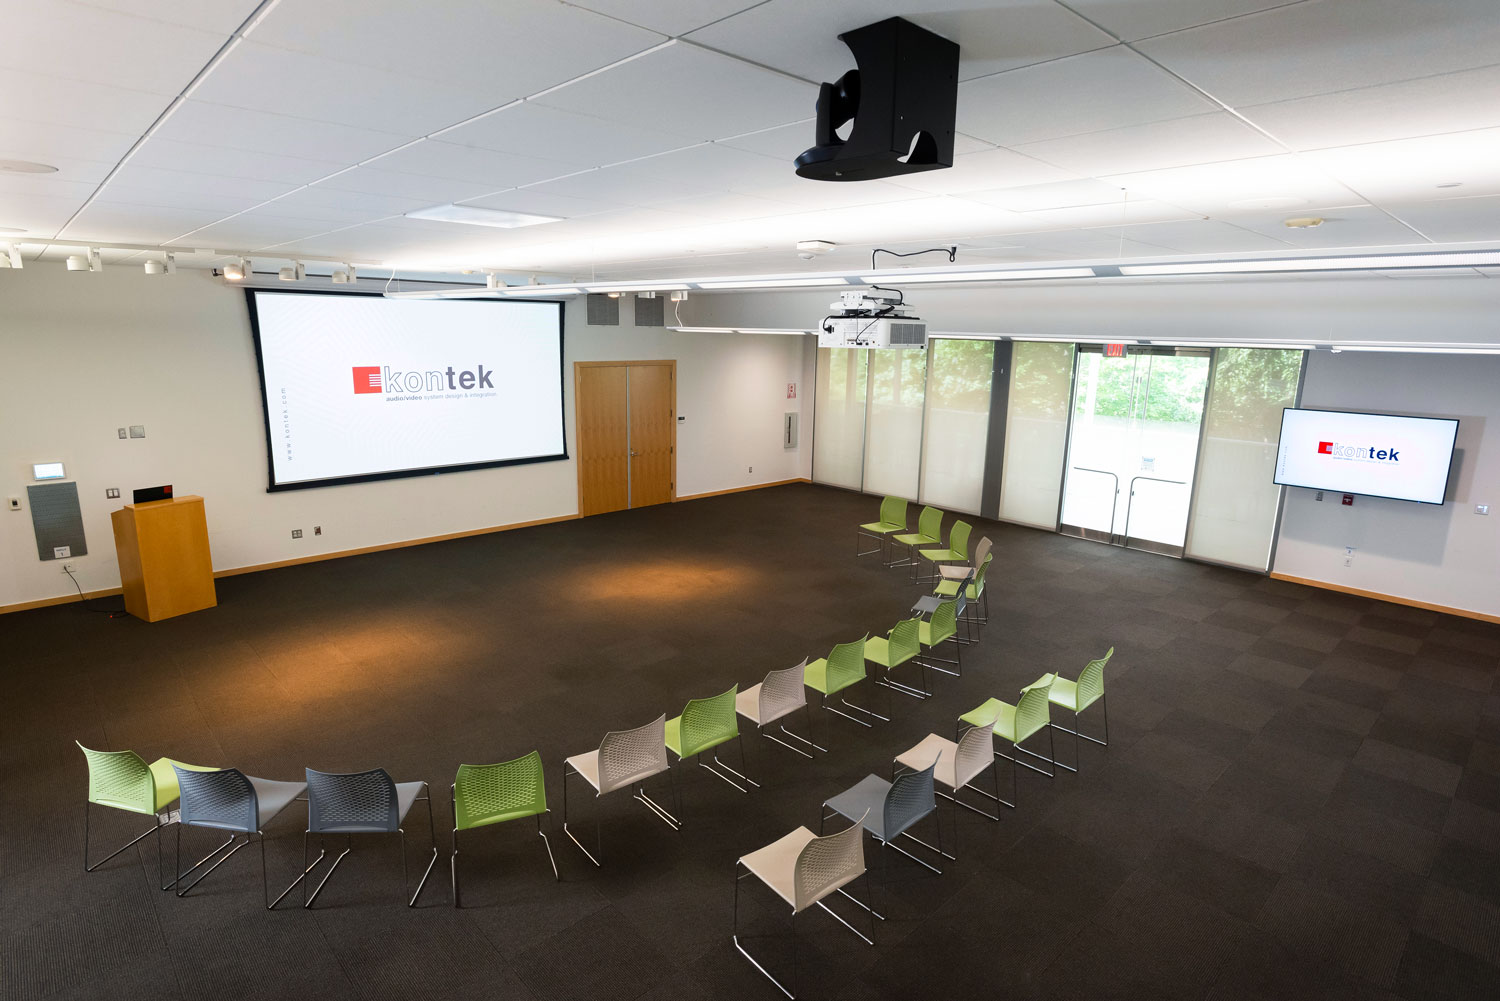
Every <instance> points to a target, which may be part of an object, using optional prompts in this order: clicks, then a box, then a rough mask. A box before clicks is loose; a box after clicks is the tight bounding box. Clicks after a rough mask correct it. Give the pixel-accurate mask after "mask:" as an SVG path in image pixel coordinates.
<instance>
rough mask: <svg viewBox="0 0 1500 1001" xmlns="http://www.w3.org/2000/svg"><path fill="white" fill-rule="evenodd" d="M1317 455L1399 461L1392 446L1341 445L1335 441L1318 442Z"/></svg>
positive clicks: (1399, 458) (1398, 456)
mask: <svg viewBox="0 0 1500 1001" xmlns="http://www.w3.org/2000/svg"><path fill="white" fill-rule="evenodd" d="M1318 454H1319V455H1331V456H1333V457H1334V458H1336V459H1358V460H1360V461H1362V462H1400V461H1401V453H1400V451H1398V450H1397V449H1394V448H1376V447H1375V446H1373V445H1341V444H1339V443H1338V442H1336V441H1320V442H1318Z"/></svg>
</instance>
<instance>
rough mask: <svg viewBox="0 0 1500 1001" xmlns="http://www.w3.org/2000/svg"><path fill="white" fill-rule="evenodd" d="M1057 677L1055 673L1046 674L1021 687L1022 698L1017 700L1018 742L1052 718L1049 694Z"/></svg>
mask: <svg viewBox="0 0 1500 1001" xmlns="http://www.w3.org/2000/svg"><path fill="white" fill-rule="evenodd" d="M1056 677H1057V675H1055V674H1044V675H1042V676H1041V678H1039V679H1038V680H1036V681H1034V682H1032V683H1031V684H1029V685H1027V686H1026V687H1025V688H1023V689H1021V698H1020V699H1019V700H1017V702H1016V743H1018V744H1019V743H1020V742H1021V741H1023V740H1025V739H1026V738H1027V737H1030V736H1031V735H1032V734H1033V733H1036V732H1037V731H1038V730H1040V729H1041V728H1042V727H1044V726H1046V725H1047V723H1048V721H1049V720H1050V719H1051V718H1052V715H1051V713H1050V712H1049V711H1048V709H1047V695H1048V693H1050V692H1051V691H1052V681H1053V679H1055V678H1056Z"/></svg>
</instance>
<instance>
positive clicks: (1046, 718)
mask: <svg viewBox="0 0 1500 1001" xmlns="http://www.w3.org/2000/svg"><path fill="white" fill-rule="evenodd" d="M1056 677H1057V675H1055V674H1044V675H1042V676H1041V677H1040V678H1038V679H1037V680H1036V681H1035V682H1033V683H1032V684H1029V685H1027V686H1026V687H1025V688H1023V689H1021V697H1020V698H1019V699H1017V700H1016V704H1015V705H1011V704H1010V703H1009V702H1001V701H1000V700H999V699H986V700H985V702H984V704H983V705H981V706H980V707H979V708H977V709H975V710H973V711H972V712H967V713H965V714H964V715H962V716H960V717H959V718H958V720H959V728H960V729H962V727H963V725H964V724H968V725H969V726H993V727H994V728H995V736H996V737H997V738H999V739H1000V740H1007V741H1009V742H1010V746H1011V751H1012V753H1013V754H1014V756H1012V755H1011V754H1001V753H1000V752H999V751H996V752H995V756H996V757H997V758H1004V759H1005V760H1006V761H1009V762H1010V794H1011V796H1013V797H1016V798H1017V799H1019V798H1020V797H1019V796H1018V795H1017V793H1018V785H1019V784H1018V783H1017V781H1016V774H1017V773H1016V768H1017V766H1024V767H1026V768H1030V769H1031V770H1032V771H1034V772H1036V773H1037V774H1039V775H1045V776H1047V777H1048V778H1049V779H1050V778H1054V777H1056V775H1057V772H1056V770H1047V771H1043V770H1042V769H1040V768H1038V767H1037V766H1036V765H1033V764H1031V763H1030V762H1028V761H1022V760H1021V755H1022V754H1029V755H1031V756H1032V757H1034V758H1038V759H1040V760H1042V761H1045V762H1047V763H1048V764H1056V763H1057V762H1056V758H1057V754H1056V752H1055V750H1054V749H1053V748H1052V726H1051V714H1050V713H1049V712H1048V711H1047V696H1048V693H1049V692H1050V690H1051V688H1052V682H1053V680H1054V679H1055V678H1056ZM1041 730H1046V731H1047V746H1048V750H1049V754H1050V756H1049V757H1045V758H1044V757H1042V756H1041V755H1040V754H1037V753H1036V752H1035V751H1030V750H1027V749H1026V748H1024V747H1022V746H1021V744H1022V743H1024V742H1025V741H1026V740H1027V739H1028V738H1030V737H1032V736H1034V735H1035V734H1036V733H1038V732H1039V731H1041ZM1000 802H1002V803H1004V804H1005V805H1006V806H1008V807H1011V808H1012V809H1014V808H1015V805H1016V804H1015V803H1013V802H1009V801H1007V800H1003V799H1002V800H1001V801H1000Z"/></svg>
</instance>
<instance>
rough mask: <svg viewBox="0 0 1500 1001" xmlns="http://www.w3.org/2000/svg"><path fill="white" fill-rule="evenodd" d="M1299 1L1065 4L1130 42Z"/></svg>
mask: <svg viewBox="0 0 1500 1001" xmlns="http://www.w3.org/2000/svg"><path fill="white" fill-rule="evenodd" d="M1301 2H1302V0H1126V2H1121V0H1069V6H1070V7H1072V8H1073V9H1074V10H1076V11H1078V13H1080V14H1082V15H1083V16H1084V17H1087V18H1089V19H1091V20H1093V21H1094V22H1095V23H1096V24H1099V25H1101V26H1103V27H1104V28H1106V29H1108V30H1109V31H1112V32H1114V33H1115V34H1116V35H1119V36H1120V37H1121V38H1123V39H1124V40H1125V41H1127V42H1130V41H1136V40H1138V39H1142V38H1150V37H1151V36H1153V35H1164V34H1166V33H1168V32H1172V31H1182V30H1183V29H1184V28H1194V27H1197V26H1198V25H1200V24H1209V23H1211V22H1213V21H1223V20H1225V19H1227V18H1231V17H1239V16H1240V15H1242V14H1250V13H1254V12H1255V11H1260V10H1268V9H1270V8H1272V7H1284V6H1286V5H1287V4H1289V3H1301Z"/></svg>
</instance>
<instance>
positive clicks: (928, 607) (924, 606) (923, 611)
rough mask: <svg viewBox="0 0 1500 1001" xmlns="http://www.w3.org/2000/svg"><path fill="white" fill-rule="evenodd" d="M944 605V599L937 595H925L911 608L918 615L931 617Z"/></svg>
mask: <svg viewBox="0 0 1500 1001" xmlns="http://www.w3.org/2000/svg"><path fill="white" fill-rule="evenodd" d="M942 603H943V599H942V598H939V597H938V596H937V595H935V594H928V595H923V596H922V597H920V598H918V599H917V603H916V604H915V605H913V606H911V610H912V611H913V612H914V613H916V614H917V615H931V614H932V613H933V612H935V611H937V608H938V606H939V605H941V604H942Z"/></svg>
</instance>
